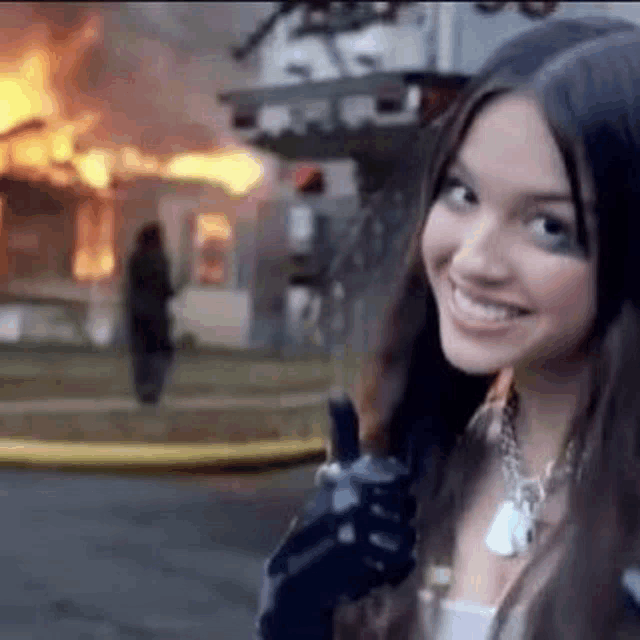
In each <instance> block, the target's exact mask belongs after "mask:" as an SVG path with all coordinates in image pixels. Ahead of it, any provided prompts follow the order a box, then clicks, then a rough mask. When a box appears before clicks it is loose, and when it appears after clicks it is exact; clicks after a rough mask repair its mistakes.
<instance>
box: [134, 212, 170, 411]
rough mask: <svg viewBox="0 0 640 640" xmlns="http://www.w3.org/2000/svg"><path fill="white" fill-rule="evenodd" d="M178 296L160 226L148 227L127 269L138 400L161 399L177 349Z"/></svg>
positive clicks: (147, 402) (157, 224) (143, 230)
mask: <svg viewBox="0 0 640 640" xmlns="http://www.w3.org/2000/svg"><path fill="white" fill-rule="evenodd" d="M174 295H175V291H174V290H173V288H172V286H171V281H170V279H169V260H168V259H167V256H166V254H165V253H164V250H163V240H162V229H161V226H160V224H159V223H156V222H153V223H150V224H147V225H145V226H144V227H143V228H142V229H141V230H140V231H139V233H138V236H137V240H136V248H135V250H134V252H133V253H132V255H131V256H130V258H129V262H128V265H127V315H128V321H129V346H130V350H131V357H132V365H133V379H134V386H135V392H136V395H137V397H138V399H139V400H140V401H141V402H142V403H144V404H156V403H157V402H158V400H159V399H160V395H161V393H162V388H163V386H164V382H165V378H166V374H167V371H168V369H169V365H170V364H171V361H172V357H173V352H174V347H173V344H172V342H171V336H170V321H169V311H168V302H169V299H170V298H171V297H172V296H174Z"/></svg>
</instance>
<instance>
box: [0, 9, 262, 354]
mask: <svg viewBox="0 0 640 640" xmlns="http://www.w3.org/2000/svg"><path fill="white" fill-rule="evenodd" d="M126 13H127V5H124V4H121V3H101V4H100V5H97V4H92V3H86V4H81V3H78V4H76V3H16V4H14V5H11V6H10V7H9V6H8V5H7V6H6V7H4V8H3V22H2V24H1V25H0V88H1V91H2V96H3V99H2V102H1V103H0V171H1V178H0V183H1V184H0V195H1V197H0V225H1V227H0V243H1V244H2V250H1V251H0V256H2V257H1V258H0V260H1V263H0V297H1V299H2V300H3V301H5V302H6V301H12V300H24V299H30V300H33V299H39V300H49V299H55V300H57V301H61V300H63V301H66V302H68V303H69V304H75V305H77V306H79V307H81V308H83V309H84V314H85V318H86V322H87V329H88V330H89V332H93V333H95V337H96V341H98V342H109V341H111V340H112V339H113V338H114V336H115V333H116V332H117V327H118V324H119V322H120V319H121V301H122V277H123V271H124V267H125V265H126V260H127V256H128V253H129V251H130V250H131V248H132V243H133V239H134V237H135V234H136V232H137V230H138V229H139V227H140V226H141V225H142V224H144V223H145V222H148V221H152V220H160V221H161V222H162V223H163V224H164V227H165V236H166V242H167V245H168V246H167V248H168V253H169V256H170V258H171V262H172V267H173V269H174V274H173V275H174V277H176V278H177V277H179V276H180V274H182V276H184V274H185V273H186V274H187V279H188V280H189V286H187V287H186V289H185V290H184V291H183V292H182V295H181V296H180V297H179V298H178V299H177V300H175V304H174V313H175V317H176V322H175V331H176V333H178V334H180V333H191V334H193V335H194V336H195V337H196V339H197V340H199V341H201V342H203V343H219V342H222V343H226V344H233V345H237V346H246V345H247V344H248V339H249V338H248V331H249V329H248V327H249V322H250V313H251V301H250V296H249V292H248V289H249V282H250V281H251V278H252V274H251V265H252V263H251V243H252V240H251V237H252V236H251V233H252V230H253V226H254V220H255V210H256V206H257V203H258V202H259V200H260V198H264V197H265V195H266V194H267V193H268V192H269V190H270V187H271V182H272V179H271V176H272V175H273V173H274V171H273V169H274V163H273V160H272V159H271V158H270V157H269V155H268V154H264V153H262V154H261V153H257V152H255V151H252V150H250V149H249V148H248V147H246V146H245V145H243V144H241V143H239V142H238V141H237V140H236V139H235V138H233V136H231V135H229V134H228V133H226V132H225V131H224V129H223V128H221V127H220V126H219V121H220V116H219V112H220V111H221V109H220V108H219V107H218V106H217V105H216V101H215V96H214V95H212V94H210V93H209V92H208V91H207V90H205V89H203V88H202V87H203V81H205V80H206V81H207V82H208V83H210V77H211V72H212V65H211V58H210V57H209V58H207V57H206V56H205V57H204V58H203V59H199V58H198V57H197V56H194V55H193V53H191V54H189V53H188V52H187V53H185V52H184V51H181V50H180V49H179V48H178V49H176V47H172V46H171V44H167V43H166V42H162V41H161V40H159V39H157V38H153V37H144V35H141V34H140V33H139V32H135V31H132V28H131V23H130V22H129V23H128V24H127V23H126V18H127V15H126ZM129 18H130V16H129ZM223 71H224V69H223ZM236 76H238V74H236ZM194 87H196V89H195V90H194ZM197 88H200V90H198V89H197ZM207 89H208V87H207ZM212 114H213V115H212ZM216 114H218V115H217V121H216V119H215V117H216ZM183 279H184V277H183ZM98 329H99V330H98ZM96 331H97V333H96Z"/></svg>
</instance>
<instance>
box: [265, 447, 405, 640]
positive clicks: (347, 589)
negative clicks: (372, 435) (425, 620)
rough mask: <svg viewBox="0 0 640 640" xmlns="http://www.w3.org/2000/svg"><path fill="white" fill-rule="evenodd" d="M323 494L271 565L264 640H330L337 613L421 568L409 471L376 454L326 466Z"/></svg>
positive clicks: (321, 485) (267, 577) (320, 479)
mask: <svg viewBox="0 0 640 640" xmlns="http://www.w3.org/2000/svg"><path fill="white" fill-rule="evenodd" d="M316 482H317V485H318V492H317V493H316V495H315V497H314V499H313V500H312V501H311V502H310V503H309V504H308V505H307V507H306V509H305V510H304V512H303V513H302V515H301V516H300V518H299V519H297V520H296V521H294V523H293V525H292V527H291V529H290V531H289V533H288V535H287V537H286V538H285V541H284V542H283V543H282V545H281V546H280V547H279V548H278V549H277V550H276V552H275V553H274V554H273V555H272V556H271V558H270V559H269V560H268V561H267V563H266V567H265V575H264V581H263V586H262V594H261V595H262V598H261V606H260V612H259V616H258V637H259V638H260V639H261V640H281V639H282V638H314V637H315V638H331V634H332V610H333V609H334V608H335V607H336V606H337V605H338V604H340V603H341V602H343V601H345V600H346V601H354V600H358V599H360V598H362V597H363V596H365V595H367V594H368V593H370V592H371V591H372V590H373V589H375V588H376V587H379V586H381V585H383V584H385V583H390V584H392V585H397V584H399V583H400V582H402V581H403V580H404V579H405V578H406V577H407V576H408V575H409V574H410V573H411V571H412V570H413V568H414V567H415V560H414V556H413V547H414V545H415V540H416V534H415V529H414V528H413V526H412V525H411V520H412V518H413V517H414V515H415V510H416V502H415V498H414V497H413V496H412V495H410V493H409V491H410V487H411V481H410V476H409V473H408V471H407V469H406V468H405V467H404V466H403V465H402V464H401V463H400V462H399V461H397V460H395V459H393V458H381V457H374V456H370V455H364V456H360V457H358V458H357V459H356V460H355V461H354V462H352V463H347V464H344V463H340V462H334V463H328V464H325V465H322V467H321V468H320V469H319V472H318V474H317V476H316Z"/></svg>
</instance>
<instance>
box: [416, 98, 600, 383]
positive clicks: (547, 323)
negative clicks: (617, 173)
mask: <svg viewBox="0 0 640 640" xmlns="http://www.w3.org/2000/svg"><path fill="white" fill-rule="evenodd" d="M422 256H423V260H424V264H425V267H426V272H427V277H428V280H429V284H430V286H431V289H432V291H433V293H434V296H435V300H436V304H437V308H438V316H439V324H440V340H441V344H442V349H443V351H444V354H445V357H446V358H447V360H448V361H449V362H450V363H451V364H452V365H453V366H454V367H456V368H458V369H461V370H463V371H466V372H467V373H470V374H491V373H494V372H496V371H498V370H500V369H502V368H505V367H514V368H516V369H517V368H520V367H523V366H524V367H535V366H536V365H543V363H544V366H545V367H547V366H549V365H551V364H552V363H553V362H554V361H555V362H556V363H559V362H561V361H566V360H567V359H568V358H570V359H572V360H573V358H572V357H571V356H573V355H575V353H576V347H578V345H579V344H580V343H582V342H583V340H584V338H585V337H586V335H587V334H588V332H589V329H590V327H591V326H592V324H593V321H594V318H595V265H594V264H593V260H587V259H586V258H585V256H584V252H583V250H582V249H581V248H580V247H579V245H578V242H577V223H576V211H575V205H574V202H573V199H572V195H571V187H570V183H569V180H568V177H567V174H566V169H565V166H564V163H563V161H562V157H561V155H560V153H559V151H558V149H557V147H556V144H555V141H554V140H553V137H552V135H551V132H550V131H549V129H548V127H547V125H546V123H545V122H544V119H543V116H542V114H541V112H540V109H539V107H538V106H537V104H536V103H535V101H534V100H533V99H532V98H530V97H528V96H518V95H508V96H502V97H500V98H498V99H496V100H494V101H493V102H491V103H489V105H488V106H487V107H486V108H485V109H484V110H483V111H481V113H480V114H479V115H478V116H477V117H476V119H475V120H474V122H473V124H472V125H471V127H470V129H469V131H468V134H467V136H466V138H465V140H464V141H463V143H462V145H461V147H460V150H459V152H458V155H457V157H456V158H455V159H454V162H453V163H452V165H451V167H450V169H449V170H448V173H447V175H446V177H445V180H444V184H443V187H442V189H441V190H440V193H439V194H438V195H437V197H436V200H435V201H434V204H433V206H432V208H431V210H430V212H429V216H428V219H427V224H426V226H425V229H424V232H423V235H422Z"/></svg>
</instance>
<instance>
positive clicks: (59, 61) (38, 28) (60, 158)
mask: <svg viewBox="0 0 640 640" xmlns="http://www.w3.org/2000/svg"><path fill="white" fill-rule="evenodd" d="M101 31H102V25H101V20H100V18H99V17H98V16H93V17H92V18H90V19H89V20H88V21H87V22H86V23H85V24H84V26H83V27H81V28H80V29H78V31H77V32H76V33H74V34H73V35H72V36H71V37H69V38H67V40H66V41H64V42H62V43H60V42H53V40H52V38H51V34H50V32H49V31H48V30H47V29H46V28H45V27H43V25H35V26H33V27H32V28H31V29H29V30H23V31H22V35H23V36H24V38H23V40H22V42H23V43H24V46H23V47H22V50H20V47H19V46H16V48H15V50H14V52H13V53H12V54H11V57H8V56H9V54H8V53H7V52H6V51H5V52H4V54H2V60H1V61H2V65H1V66H0V95H1V96H2V99H0V175H5V176H11V177H14V178H17V179H25V180H35V181H46V182H49V183H51V184H53V185H55V186H58V187H61V188H74V187H80V188H81V190H83V191H85V192H86V191H87V190H88V191H90V192H93V193H94V194H95V195H96V196H98V198H99V199H100V200H101V201H102V202H108V201H112V200H113V198H114V187H115V185H116V184H117V183H120V182H123V181H129V180H135V179H136V178H138V177H144V176H153V177H157V178H161V179H167V180H180V181H195V182H204V183H208V184H212V185H217V186H220V187H222V188H223V189H224V190H226V191H227V192H228V193H229V194H231V195H232V196H242V195H245V194H247V193H248V192H249V191H250V190H252V189H254V188H255V187H257V186H258V185H259V184H260V183H261V182H262V180H263V177H264V168H263V165H262V164H261V162H260V161H259V160H258V158H257V157H255V156H254V155H253V154H252V153H251V152H249V151H248V150H245V149H231V150H225V151H222V152H210V153H202V152H199V153H195V152H193V153H179V154H174V155H172V156H170V157H162V158H161V157H156V156H153V155H145V154H144V153H143V152H142V151H140V149H138V148H136V147H135V146H132V145H126V146H117V145H116V146H114V145H111V146H110V147H109V148H107V146H108V145H105V146H104V147H100V146H96V145H92V144H89V145H88V146H87V144H86V135H87V134H89V133H91V132H92V131H94V130H95V128H96V125H97V124H98V123H99V122H100V121H101V120H102V114H101V113H100V110H101V109H95V108H93V109H92V108H86V107H85V106H84V105H83V104H82V103H83V99H82V98H83V96H74V90H73V88H72V87H71V86H70V85H69V82H70V81H72V79H73V78H72V76H73V74H74V73H75V69H76V68H77V67H78V66H79V61H80V59H81V56H82V55H83V54H84V52H86V51H87V49H88V48H89V47H90V46H91V45H93V44H95V43H96V41H97V40H98V39H99V37H100V34H101ZM56 80H57V81H58V84H61V83H62V82H64V84H65V86H64V87H61V86H56ZM84 102H86V100H85V101H84ZM72 112H73V115H71V113H72ZM83 140H84V141H85V142H84V148H81V146H82V144H83ZM90 210H92V207H91V206H90V205H88V204H85V205H83V206H82V207H81V210H80V211H78V218H77V255H76V256H75V260H74V267H73V270H74V273H75V275H76V276H77V277H79V278H97V277H102V276H104V275H109V274H110V273H112V272H113V270H114V266H115V259H114V255H113V254H114V252H113V244H114V238H113V226H114V223H113V217H114V216H113V207H110V205H104V206H103V207H102V209H100V210H99V211H97V212H96V211H93V213H91V211H90Z"/></svg>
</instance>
